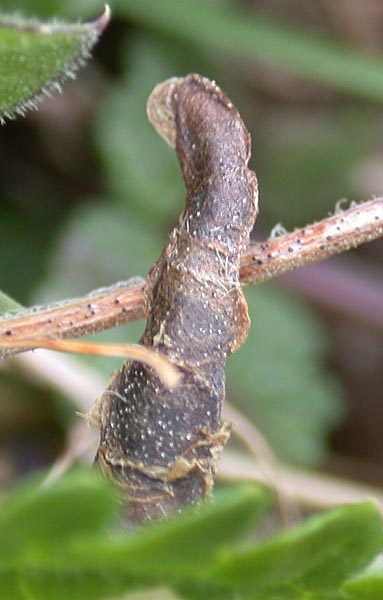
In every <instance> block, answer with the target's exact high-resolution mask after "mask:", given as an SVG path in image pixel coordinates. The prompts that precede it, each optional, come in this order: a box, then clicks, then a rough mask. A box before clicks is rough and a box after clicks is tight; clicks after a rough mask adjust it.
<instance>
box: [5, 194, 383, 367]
mask: <svg viewBox="0 0 383 600" xmlns="http://www.w3.org/2000/svg"><path fill="white" fill-rule="evenodd" d="M382 236H383V197H379V198H376V199H375V200H369V201H367V202H363V203H361V204H357V205H355V206H352V207H351V208H349V209H348V210H344V211H342V212H340V211H338V212H336V213H335V215H333V216H331V217H328V218H326V219H323V220H322V221H319V222H318V223H314V224H312V225H307V226H306V227H304V228H303V229H297V230H296V231H294V232H292V233H287V234H285V235H281V236H277V237H271V238H269V239H268V240H266V241H265V242H258V243H251V244H250V245H249V246H248V248H247V249H246V250H245V251H244V253H243V255H242V258H241V269H240V277H241V282H242V283H244V284H255V283H260V282H263V281H268V280H269V279H272V278H274V277H277V276H279V275H281V274H283V273H286V272H288V271H291V270H292V269H295V268H297V267H300V266H302V265H305V264H309V263H313V262H317V261H320V260H323V259H325V258H328V257H330V256H334V255H336V254H339V253H341V252H344V251H345V250H349V249H351V248H356V247H357V246H359V245H360V244H363V243H365V242H369V241H372V240H375V239H378V238H380V237H382ZM144 289H145V280H143V279H142V280H139V281H137V280H133V281H132V280H128V281H126V282H122V283H119V284H115V285H114V286H111V287H108V288H103V289H101V290H96V291H95V292H92V293H91V294H89V295H88V296H84V297H83V298H76V299H74V300H67V301H65V302H63V303H61V304H59V305H57V306H55V307H54V308H52V307H50V306H47V307H43V308H40V309H39V308H38V307H37V308H35V309H28V310H26V311H21V312H18V313H17V314H14V315H8V316H6V317H5V318H4V317H3V318H2V319H0V357H1V356H7V355H8V354H15V353H17V352H21V351H22V350H23V347H22V343H21V342H20V343H18V340H22V339H23V338H32V337H33V336H35V337H36V336H37V335H38V336H39V337H59V338H69V337H79V336H81V335H85V334H88V333H96V332H97V331H103V330H105V329H109V328H111V327H115V326H117V325H122V324H124V323H130V322H132V321H135V320H137V319H142V318H144V310H143V296H144ZM9 332H11V333H9ZM10 336H12V339H13V341H14V345H13V347H12V348H9V347H7V348H1V340H2V339H3V340H7V341H9V339H10Z"/></svg>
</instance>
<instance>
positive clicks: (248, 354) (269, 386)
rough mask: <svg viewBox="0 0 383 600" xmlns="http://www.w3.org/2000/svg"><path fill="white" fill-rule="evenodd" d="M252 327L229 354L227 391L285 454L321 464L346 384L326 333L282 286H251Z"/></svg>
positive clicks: (283, 456) (248, 294)
mask: <svg viewBox="0 0 383 600" xmlns="http://www.w3.org/2000/svg"><path fill="white" fill-rule="evenodd" d="M245 293H246V298H247V301H248V305H249V314H250V317H251V319H252V327H251V330H250V333H249V336H248V338H247V340H246V343H245V344H244V346H243V347H242V348H241V349H240V350H239V352H236V353H235V354H234V355H233V356H232V357H230V359H229V362H228V367H227V379H228V396H229V398H230V400H232V401H233V402H234V403H236V404H237V405H238V406H239V407H240V408H241V410H242V411H244V412H245V413H247V415H248V416H249V417H250V418H251V419H252V420H254V421H255V423H257V426H258V427H259V428H260V430H261V431H262V432H263V433H264V434H265V436H266V438H267V439H268V440H269V441H270V443H271V445H272V447H273V448H274V449H275V451H276V452H277V454H278V455H279V456H280V458H281V459H283V460H287V461H291V462H294V463H297V464H303V465H306V466H307V465H314V464H318V463H319V462H320V461H321V460H322V459H323V457H324V455H325V452H326V433H327V432H328V430H329V429H331V428H332V427H334V426H335V424H336V423H337V422H339V420H340V416H341V414H342V403H341V400H342V390H341V388H340V386H339V383H338V381H337V380H336V378H335V377H332V376H331V375H330V374H329V373H328V372H327V371H326V369H325V367H324V362H325V357H326V351H327V343H326V336H325V335H324V332H323V330H322V328H321V324H320V322H318V320H317V319H315V317H314V315H313V314H312V313H311V312H310V311H309V310H308V308H307V307H306V306H305V304H304V303H303V302H302V300H300V299H299V298H298V297H297V296H295V295H293V294H291V293H288V292H287V291H286V290H283V288H279V287H278V286H276V285H275V284H266V285H262V286H260V287H257V288H256V289H251V288H249V289H247V290H246V291H245Z"/></svg>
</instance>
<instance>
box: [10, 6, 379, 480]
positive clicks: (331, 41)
mask: <svg viewBox="0 0 383 600" xmlns="http://www.w3.org/2000/svg"><path fill="white" fill-rule="evenodd" d="M101 8H102V6H101V4H100V3H99V2H95V1H94V0H77V1H74V0H70V1H65V2H64V1H63V0H62V1H60V0H33V2H32V1H31V0H12V2H10V1H9V2H7V1H6V0H0V10H2V11H4V12H10V11H14V10H21V11H23V12H24V13H25V14H30V15H34V16H38V17H44V18H50V17H53V16H57V17H65V18H67V19H69V20H75V19H77V18H78V17H81V19H85V18H93V17H95V16H96V15H97V14H98V13H99V12H100V11H101ZM111 8H112V11H113V19H112V23H111V25H110V26H109V28H108V29H107V31H106V33H105V34H104V36H103V37H102V39H101V41H100V42H99V44H98V45H97V47H96V49H95V52H94V60H92V61H91V62H90V63H89V64H88V66H87V67H86V68H85V69H84V70H82V71H81V72H80V73H79V76H78V78H77V80H76V81H75V82H69V83H67V84H66V85H65V88H64V93H63V95H56V96H54V98H52V99H46V100H44V101H43V103H42V104H41V105H40V110H39V111H38V112H33V113H30V114H28V116H27V117H26V118H25V119H19V120H17V121H15V122H9V123H7V125H6V126H5V127H3V128H1V130H0V257H1V260H0V289H2V290H4V291H6V292H7V293H9V294H10V295H11V296H13V297H14V298H15V299H16V300H18V301H20V302H21V303H23V304H25V305H31V304H34V303H44V302H48V301H53V300H60V299H62V298H66V297H71V296H78V295H81V294H84V293H86V292H89V291H90V290H91V289H94V288H96V287H99V286H104V285H109V284H112V283H114V282H116V281H118V280H121V279H127V278H128V277H130V276H134V275H145V274H146V273H147V271H148V269H149V268H150V266H151V265H152V264H153V262H154V261H155V260H156V258H157V257H158V255H159V253H160V251H161V249H162V247H163V246H164V244H165V243H166V240H167V236H168V233H169V231H170V230H171V228H172V227H173V226H174V224H175V223H176V220H177V218H178V215H179V213H180V211H181V210H182V206H183V198H184V189H183V183H182V180H181V176H180V172H179V168H178V165H177V161H176V157H175V155H174V152H173V151H172V150H171V149H169V148H168V147H166V146H165V144H164V142H163V141H162V140H161V139H160V138H159V137H158V136H157V134H156V133H155V132H154V130H153V129H152V128H151V126H150V125H149V123H148V122H147V120H146V114H145V102H146V98H147V96H148V95H149V93H150V91H151V90H152V88H153V87H154V85H155V84H156V83H158V82H159V81H161V80H163V79H165V78H167V77H171V76H174V75H184V74H186V73H188V72H199V73H201V74H204V75H206V76H208V77H210V78H212V79H215V80H216V81H217V82H218V84H219V85H220V86H221V87H222V88H223V89H224V90H225V91H226V92H227V94H228V95H229V97H230V98H231V99H232V100H233V102H234V103H235V104H236V106H237V107H238V109H239V110H240V112H241V114H242V116H243V119H244V121H245V123H246V124H247V126H248V128H249V130H250V132H251V134H252V139H253V157H252V161H251V166H252V167H253V168H254V169H255V170H256V172H257V176H258V179H259V185H260V216H259V218H258V221H257V224H256V229H255V232H254V239H262V238H264V237H266V236H267V235H268V234H269V232H270V230H271V228H272V227H273V226H274V225H275V224H276V223H282V224H283V226H284V227H286V228H287V229H291V228H294V227H298V226H303V225H305V224H306V223H307V222H312V221H314V220H319V219H321V218H323V217H325V216H326V215H327V214H328V213H329V212H333V211H334V208H335V203H336V202H337V201H338V200H340V199H342V198H347V199H348V200H356V201H361V200H367V199H369V198H371V197H372V196H373V195H374V194H376V195H378V194H379V192H381V190H382V187H383V185H382V170H381V167H380V164H381V162H380V159H381V155H382V148H381V146H379V134H378V132H379V126H381V125H382V113H381V98H380V101H379V91H378V88H379V82H377V81H376V69H375V64H376V61H377V57H378V56H379V55H380V54H381V48H380V47H379V46H380V44H381V42H382V40H381V35H380V30H379V23H381V20H382V6H381V4H380V2H379V0H365V2H363V3H361V2H358V1H357V0H352V1H351V0H342V1H338V2H335V3H334V2H331V1H329V0H311V1H307V0H306V1H303V0H293V1H292V2H289V3H287V2H283V1H282V0H273V1H266V0H248V1H242V2H240V1H238V0H232V1H229V0H205V1H204V2H201V1H199V0H198V1H197V0H188V1H185V0H182V1H177V0H162V1H159V0H158V1H155V0H115V2H111ZM381 249H382V245H381V243H380V242H374V243H371V244H368V245H366V246H364V247H362V248H360V249H358V250H357V251H354V252H351V253H348V255H347V256H342V257H336V258H334V259H331V260H329V261H327V262H326V263H325V264H322V265H314V266H310V267H306V268H304V269H301V270H300V271H299V272H297V273H292V274H290V275H288V276H285V277H283V278H281V279H280V280H279V281H277V282H272V283H267V284H262V285H260V286H257V287H256V288H255V287H254V288H251V289H250V288H248V289H247V292H246V295H247V297H248V301H249V305H250V309H251V317H252V323H253V328H252V332H251V335H250V337H249V339H248V341H247V342H246V344H245V346H244V347H243V348H242V349H241V350H240V351H239V352H238V353H237V354H236V355H235V356H233V357H232V358H231V359H230V361H229V366H228V382H227V388H228V398H229V399H230V401H232V402H233V403H234V404H236V405H237V406H238V407H239V408H240V409H241V410H242V411H243V412H244V413H245V414H247V415H248V416H249V417H250V418H251V419H252V420H253V421H254V422H255V423H256V425H257V426H258V427H259V429H260V430H261V431H262V433H263V434H264V435H265V436H266V438H267V440H268V441H269V442H270V444H271V445H272V447H273V449H274V450H275V451H276V453H277V454H278V456H279V457H280V458H281V459H282V460H284V461H286V462H291V463H294V464H298V465H303V466H306V467H321V468H326V469H327V470H330V471H332V472H335V473H342V474H343V475H349V476H352V477H355V478H360V479H365V480H367V481H370V482H374V483H382V482H383V475H382V470H381V468H379V465H381V463H382V460H383V444H382V435H381V430H382V429H381V428H382V422H383V405H382V403H381V392H382V384H383V382H382V369H381V359H382V327H383V325H382V322H383V315H382V311H381V299H380V298H379V293H380V291H381V284H382V275H381V272H380V271H379V270H378V268H379V253H381ZM379 309H380V314H379ZM142 327H143V323H135V324H132V325H129V326H126V327H123V328H120V329H119V330H116V331H111V332H108V333H107V334H104V335H102V336H99V337H100V339H101V338H102V339H113V340H116V339H121V340H125V341H127V340H129V341H136V340H137V339H138V336H139V335H140V331H141V330H142ZM81 360H84V361H85V362H87V363H88V364H89V363H91V364H92V365H93V366H94V367H95V368H96V369H98V370H100V372H102V373H103V374H104V375H105V382H107V380H108V377H109V372H110V371H111V370H112V369H113V368H118V365H119V362H120V361H118V360H115V361H109V360H105V361H104V360H101V359H90V358H84V359H81ZM0 398H1V401H0V466H1V467H2V468H1V469H0V471H1V472H2V483H8V482H9V481H10V480H12V479H13V478H14V477H15V476H18V475H19V474H20V473H23V472H25V471H29V470H30V469H32V468H36V467H39V466H43V465H48V464H50V463H51V462H52V461H53V460H54V458H55V457H56V456H57V454H58V453H59V452H60V450H61V449H62V447H63V444H64V441H65V438H66V435H67V432H68V429H69V427H70V426H71V425H73V423H74V422H75V421H76V419H77V417H76V416H75V414H74V409H72V407H68V405H67V401H66V399H63V398H56V397H52V395H51V393H50V392H49V391H48V390H46V389H44V387H43V386H41V387H37V386H36V385H33V384H31V383H30V382H29V381H28V378H27V377H26V376H21V375H20V374H15V373H14V372H13V370H7V369H2V371H1V372H0ZM52 400H53V401H52ZM93 400H94V399H93V398H90V399H89V405H91V404H92V402H93Z"/></svg>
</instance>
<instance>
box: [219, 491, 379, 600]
mask: <svg viewBox="0 0 383 600" xmlns="http://www.w3.org/2000/svg"><path fill="white" fill-rule="evenodd" d="M382 543H383V528H382V520H381V515H380V513H379V510H378V508H377V506H376V505H375V504H374V503H372V502H366V503H363V504H357V505H353V506H345V507H342V508H339V509H335V510H332V511H328V512H326V513H324V514H322V515H319V516H316V517H314V518H312V519H310V520H308V521H307V522H306V523H304V524H303V525H301V526H300V527H298V528H296V529H294V530H292V531H288V532H286V533H283V534H281V535H278V536H276V537H275V538H274V539H272V540H270V541H268V542H265V543H264V544H261V545H259V546H255V547H254V548H251V549H249V550H245V551H242V552H236V553H231V554H230V553H228V554H227V556H222V559H221V564H220V566H218V567H217V568H216V569H215V571H214V572H213V573H214V579H215V581H217V583H218V582H219V583H223V582H225V583H226V585H228V586H230V587H235V588H236V589H245V590H246V589H247V590H256V591H257V594H256V595H254V598H258V597H259V598H262V599H264V598H265V595H263V594H264V591H265V590H269V591H270V592H273V593H275V595H276V594H277V592H278V593H280V594H281V595H280V597H281V599H282V598H284V597H285V596H283V595H282V593H283V590H284V589H285V590H287V591H288V590H289V588H290V590H292V589H295V590H296V593H297V597H298V598H299V597H300V596H299V595H298V592H299V590H301V593H302V594H303V593H306V592H323V593H325V592H328V593H331V592H335V591H337V589H338V588H339V586H340V585H341V584H342V583H343V582H344V581H345V579H346V578H347V577H349V576H350V575H351V574H353V573H355V572H357V571H358V570H360V569H362V568H363V567H364V566H365V565H366V564H368V563H369V562H370V561H371V560H372V558H373V557H374V556H375V555H376V553H377V552H379V550H380V549H381V548H382ZM276 597H278V596H277V595H276ZM302 597H303V596H302Z"/></svg>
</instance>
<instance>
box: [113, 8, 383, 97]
mask: <svg viewBox="0 0 383 600" xmlns="http://www.w3.org/2000/svg"><path fill="white" fill-rule="evenodd" d="M115 5H116V11H117V12H119V13H120V14H123V15H125V16H127V17H129V18H130V19H133V20H135V21H136V22H138V23H140V24H142V25H144V26H146V27H150V28H153V29H154V30H155V31H161V32H163V33H166V34H168V35H171V36H175V37H177V38H178V39H181V40H183V41H188V42H191V43H193V44H194V45H195V46H197V47H198V48H204V49H205V50H206V51H209V52H210V51H212V50H218V51H220V52H222V53H224V54H228V55H230V56H233V57H236V58H240V59H244V60H254V59H256V60H262V61H263V62H265V63H268V64H271V65H273V66H276V67H279V68H284V69H286V70H288V71H290V72H292V73H294V74H296V75H299V76H303V77H305V78H307V79H311V80H314V81H318V82H321V83H325V84H328V85H331V86H332V87H334V88H335V89H338V90H341V91H343V92H348V93H351V94H354V95H357V96H361V97H363V98H365V99H367V100H373V101H377V102H382V100H383V70H382V65H381V63H380V61H379V60H378V59H377V58H373V57H369V56H361V55H360V54H358V53H357V52H354V51H353V50H351V49H349V48H347V47H343V46H341V45H339V44H336V43H332V42H331V41H330V40H328V39H326V38H325V37H320V36H319V35H317V34H316V33H315V32H310V33H307V32H306V31H302V30H298V29H296V30H294V29H293V28H292V27H290V26H287V25H284V24H279V23H276V22H273V21H271V20H268V19H266V18H264V17H263V16H260V15H259V14H254V16H252V15H251V14H246V13H244V12H241V11H240V10H239V9H238V7H236V8H232V9H230V8H229V7H228V6H222V5H220V4H219V3H212V2H206V1H202V0H162V1H161V2H158V0H129V2H126V1H125V0H116V3H115Z"/></svg>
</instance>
